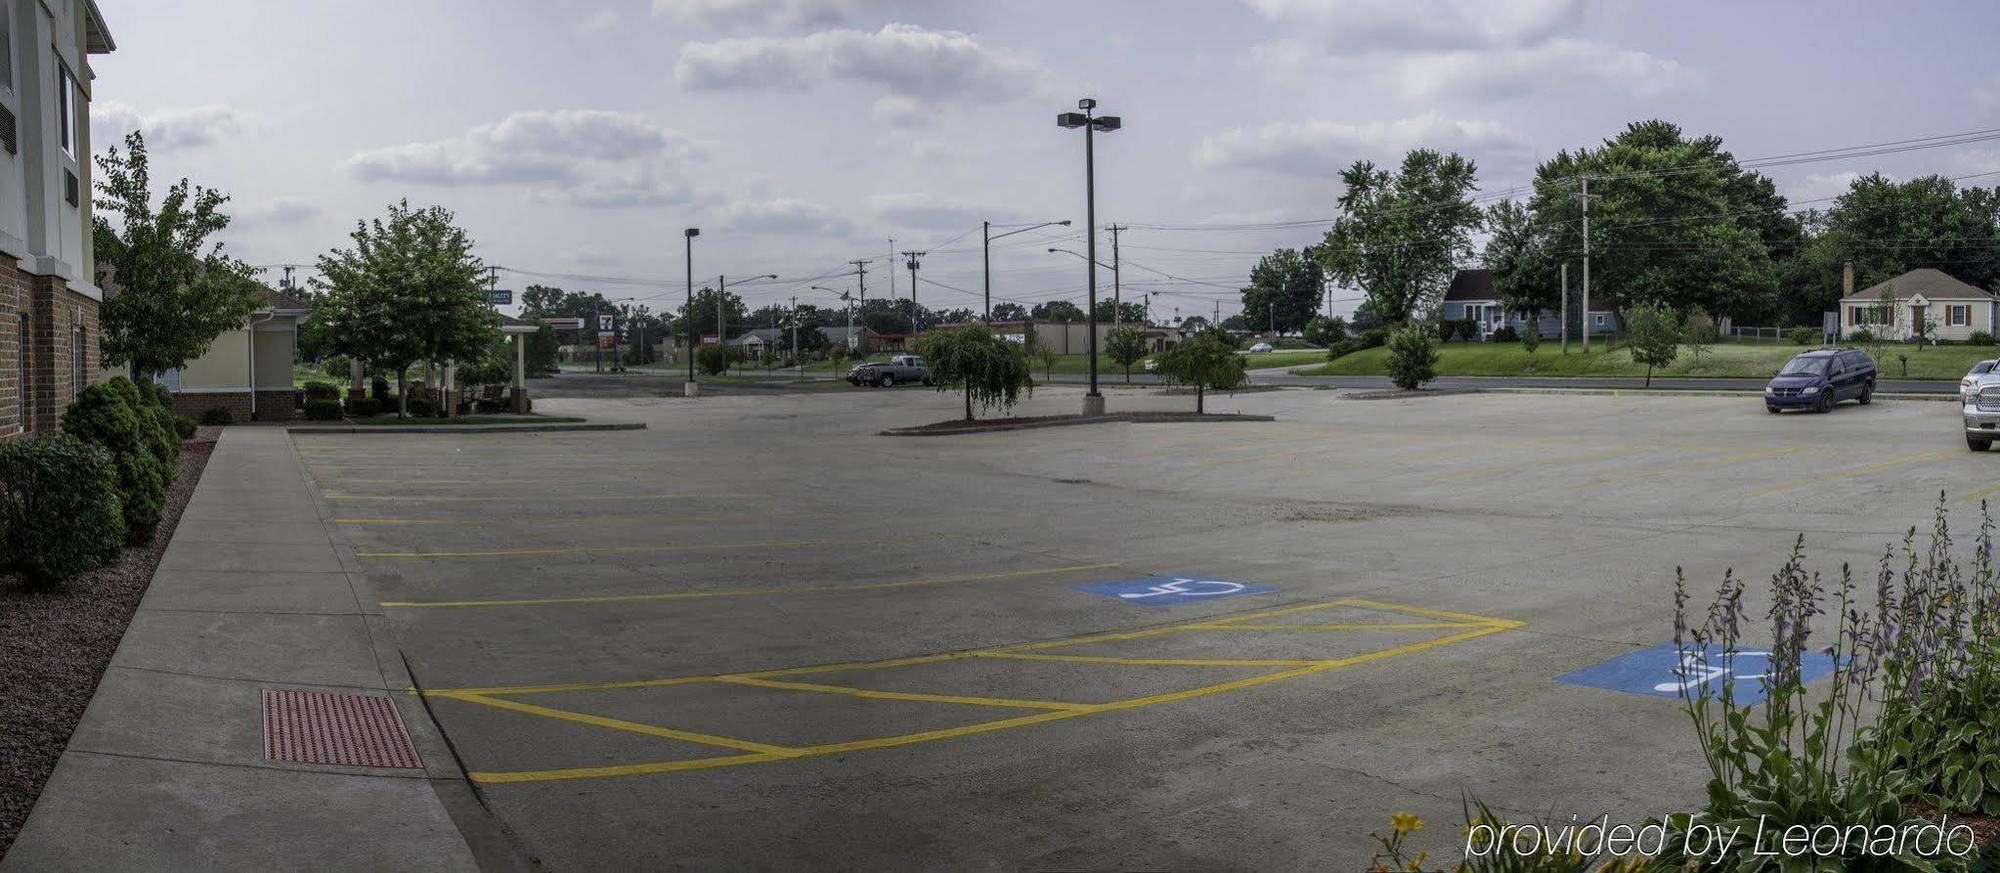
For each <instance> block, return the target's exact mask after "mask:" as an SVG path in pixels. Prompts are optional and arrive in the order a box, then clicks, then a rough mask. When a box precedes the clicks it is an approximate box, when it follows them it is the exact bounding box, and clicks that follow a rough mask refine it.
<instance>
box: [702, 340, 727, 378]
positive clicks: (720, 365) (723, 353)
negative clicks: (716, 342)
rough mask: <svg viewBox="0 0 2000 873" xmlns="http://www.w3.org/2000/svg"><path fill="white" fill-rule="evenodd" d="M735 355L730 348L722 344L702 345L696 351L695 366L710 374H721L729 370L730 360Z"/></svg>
mask: <svg viewBox="0 0 2000 873" xmlns="http://www.w3.org/2000/svg"><path fill="white" fill-rule="evenodd" d="M732 357H734V356H733V355H731V354H729V349H727V348H724V347H722V346H702V347H701V349H700V350H698V351H696V352H695V353H694V363H695V366H697V367H700V368H701V371H702V372H703V373H706V374H708V375H710V376H720V375H722V374H723V373H724V372H727V371H728V370H729V361H730V359H731V358H732Z"/></svg>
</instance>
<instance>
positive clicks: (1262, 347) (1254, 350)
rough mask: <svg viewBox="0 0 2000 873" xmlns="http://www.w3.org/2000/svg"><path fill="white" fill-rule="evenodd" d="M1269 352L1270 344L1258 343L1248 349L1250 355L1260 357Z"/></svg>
mask: <svg viewBox="0 0 2000 873" xmlns="http://www.w3.org/2000/svg"><path fill="white" fill-rule="evenodd" d="M1270 350H1271V344H1270V343H1258V344H1256V345H1254V346H1251V347H1250V353H1251V354H1253V355H1261V354H1264V353H1266V352H1269V351H1270Z"/></svg>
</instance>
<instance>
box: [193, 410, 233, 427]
mask: <svg viewBox="0 0 2000 873" xmlns="http://www.w3.org/2000/svg"><path fill="white" fill-rule="evenodd" d="M201 423H202V424H205V425H208V426H209V427H217V426H220V425H225V424H235V423H236V416H234V415H230V414H229V407H227V406H211V407H209V408H208V409H206V410H203V411H202V413H201Z"/></svg>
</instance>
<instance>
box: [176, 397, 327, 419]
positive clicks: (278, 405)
mask: <svg viewBox="0 0 2000 873" xmlns="http://www.w3.org/2000/svg"><path fill="white" fill-rule="evenodd" d="M297 404H298V395H297V394H295V393H294V392H291V391H284V390H278V391H259V392H257V420H258V421H290V420H292V419H295V418H298V417H299V410H298V405H297ZM218 406H220V407H222V408H224V409H227V410H229V416H230V419H231V420H232V421H249V420H250V392H248V391H226V392H225V391H217V392H212V393H211V392H202V393H180V394H175V395H174V411H175V412H178V413H180V414H182V415H185V416H187V417H189V418H192V419H194V420H195V421H200V420H201V414H202V413H204V412H207V411H209V410H211V409H214V408H215V407H218Z"/></svg>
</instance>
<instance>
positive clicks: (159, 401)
mask: <svg viewBox="0 0 2000 873" xmlns="http://www.w3.org/2000/svg"><path fill="white" fill-rule="evenodd" d="M139 387H140V390H142V391H147V392H149V393H150V394H151V396H152V398H153V405H154V406H158V407H159V408H161V409H164V410H166V411H168V412H172V411H174V392H172V391H168V390H167V386H165V385H162V384H160V383H158V382H148V383H146V384H144V385H141V386H139Z"/></svg>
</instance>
